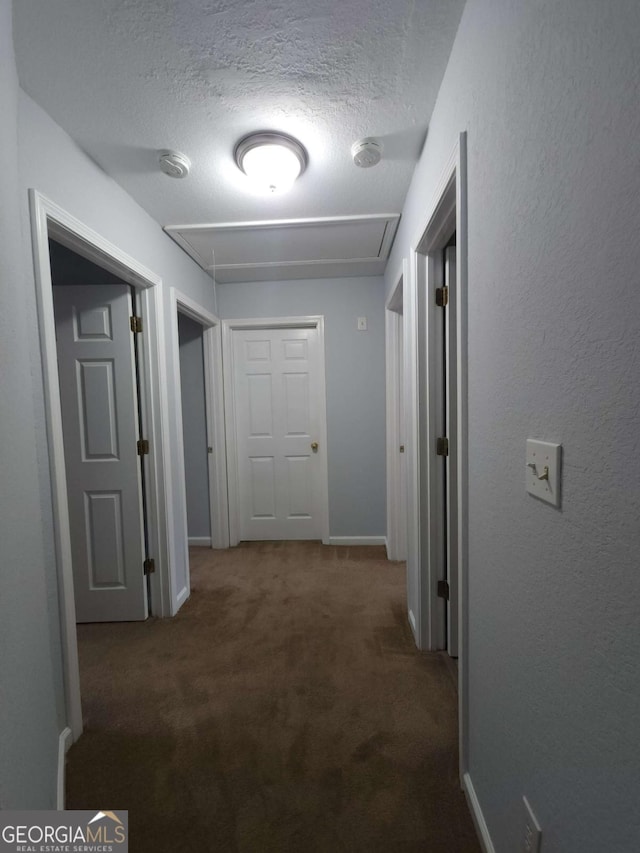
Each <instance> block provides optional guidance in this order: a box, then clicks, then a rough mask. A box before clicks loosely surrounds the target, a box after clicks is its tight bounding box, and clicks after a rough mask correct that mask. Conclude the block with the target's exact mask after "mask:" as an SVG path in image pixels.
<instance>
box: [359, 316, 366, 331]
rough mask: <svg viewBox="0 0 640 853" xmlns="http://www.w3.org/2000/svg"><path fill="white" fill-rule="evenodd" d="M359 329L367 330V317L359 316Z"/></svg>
mask: <svg viewBox="0 0 640 853" xmlns="http://www.w3.org/2000/svg"><path fill="white" fill-rule="evenodd" d="M358 331H359V332H366V331H367V318H366V317H358Z"/></svg>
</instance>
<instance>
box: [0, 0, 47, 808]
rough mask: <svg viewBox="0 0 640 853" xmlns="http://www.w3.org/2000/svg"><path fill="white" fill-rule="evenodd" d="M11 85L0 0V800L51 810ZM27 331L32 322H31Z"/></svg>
mask: <svg viewBox="0 0 640 853" xmlns="http://www.w3.org/2000/svg"><path fill="white" fill-rule="evenodd" d="M17 96H18V85H17V79H16V73H15V65H14V60H13V45H12V41H11V3H10V2H8V0H0V115H2V121H1V122H0V144H1V145H2V151H3V154H4V159H5V168H3V169H2V172H1V174H0V197H1V198H2V204H1V205H0V256H1V257H2V264H1V267H0V371H1V381H0V483H1V488H0V542H2V557H1V570H0V574H1V577H2V582H1V583H2V591H1V593H0V649H2V654H1V655H0V709H2V725H0V755H1V756H2V759H1V760H0V808H18V807H20V808H55V790H56V788H55V782H56V767H57V749H58V716H59V712H60V711H61V708H60V706H57V704H56V692H55V687H54V680H55V679H56V677H57V680H58V682H59V681H60V678H61V669H60V664H59V659H58V660H56V655H55V650H58V654H59V633H58V630H57V621H56V615H57V602H56V598H55V584H48V583H47V571H49V573H50V571H51V564H50V562H47V560H46V558H45V555H44V553H43V529H42V517H41V511H40V488H39V481H38V469H37V460H36V456H35V453H34V447H35V445H36V434H35V427H34V408H33V384H32V376H31V357H30V336H29V335H26V334H25V329H27V328H28V327H29V321H30V319H31V318H30V317H29V309H28V302H29V298H28V289H27V288H28V280H27V276H26V275H25V270H24V268H23V265H22V255H21V233H20V221H19V217H18V216H17V214H16V211H17V207H18V203H19V201H18V200H19V185H18V180H17V173H18V134H17ZM34 334H35V330H34Z"/></svg>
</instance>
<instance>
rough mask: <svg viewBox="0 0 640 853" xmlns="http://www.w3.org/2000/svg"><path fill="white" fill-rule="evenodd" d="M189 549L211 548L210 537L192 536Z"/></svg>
mask: <svg viewBox="0 0 640 853" xmlns="http://www.w3.org/2000/svg"><path fill="white" fill-rule="evenodd" d="M189 547H194V548H211V537H210V536H190V537H189Z"/></svg>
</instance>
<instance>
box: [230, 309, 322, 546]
mask: <svg viewBox="0 0 640 853" xmlns="http://www.w3.org/2000/svg"><path fill="white" fill-rule="evenodd" d="M242 329H317V332H318V348H319V358H318V362H319V370H318V374H319V375H318V384H319V390H320V394H319V400H318V405H319V412H318V421H319V430H320V436H319V442H320V445H321V447H325V448H326V447H327V391H326V388H327V385H326V379H325V354H324V317H323V316H321V315H317V316H316V315H312V316H306V317H265V318H255V319H241V320H223V321H222V353H223V356H222V364H223V372H224V382H223V384H224V399H225V406H224V414H225V427H226V437H227V442H226V449H227V457H226V461H227V483H228V507H229V544H230V545H237V544H238V542H239V541H240V540H239V533H238V467H237V446H236V413H235V396H234V390H233V389H234V381H233V333H234V332H235V331H237V330H242ZM327 457H328V454H327V453H324V454H323V456H322V459H323V460H324V464H322V465H321V467H320V501H319V502H320V507H321V509H320V530H321V533H322V542H323V543H324V544H325V545H327V544H329V469H328V461H327Z"/></svg>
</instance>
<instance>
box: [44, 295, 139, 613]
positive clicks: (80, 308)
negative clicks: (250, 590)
mask: <svg viewBox="0 0 640 853" xmlns="http://www.w3.org/2000/svg"><path fill="white" fill-rule="evenodd" d="M54 308H55V316H56V331H57V346H58V373H59V380H60V399H61V403H62V417H63V433H64V450H65V462H66V469H67V495H68V503H69V519H70V525H71V545H72V562H73V575H74V593H75V603H76V619H77V621H78V622H116V621H133V620H140V619H146V617H147V590H146V580H145V577H144V572H143V562H144V559H145V554H144V529H143V515H142V490H141V470H140V460H139V457H138V454H137V440H138V437H139V426H138V403H137V392H136V377H135V364H134V351H133V335H132V332H131V329H130V325H129V318H130V316H131V315H132V313H133V312H132V306H131V293H130V288H129V286H128V285H126V284H112V285H99V286H93V285H87V286H82V285H74V286H62V287H55V288H54Z"/></svg>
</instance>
